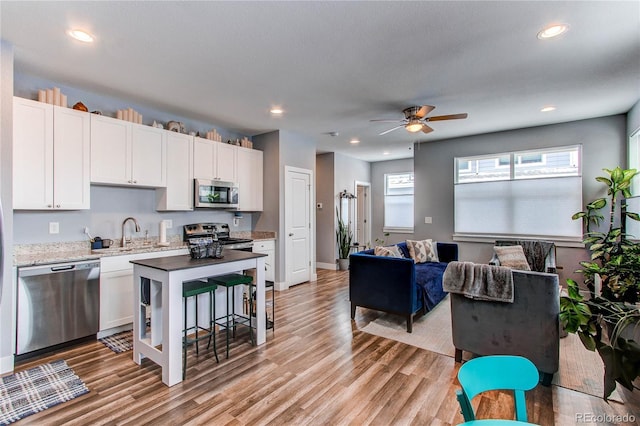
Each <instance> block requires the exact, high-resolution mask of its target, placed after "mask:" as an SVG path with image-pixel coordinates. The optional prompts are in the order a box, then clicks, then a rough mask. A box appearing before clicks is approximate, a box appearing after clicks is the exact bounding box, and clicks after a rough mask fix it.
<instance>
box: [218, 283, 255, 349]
mask: <svg viewBox="0 0 640 426" xmlns="http://www.w3.org/2000/svg"><path fill="white" fill-rule="evenodd" d="M208 282H209V283H211V284H214V285H216V286H222V287H225V288H226V289H227V312H226V315H223V316H221V317H218V318H216V324H218V325H220V326H223V327H225V329H226V331H227V358H229V328H230V327H232V328H233V333H234V337H235V331H236V324H240V325H245V326H248V327H249V335H250V338H251V344H252V345H253V328H254V327H253V326H252V325H251V312H252V311H253V308H252V306H253V302H252V299H253V291H252V287H253V277H251V276H249V275H242V274H227V275H218V276H215V277H210V278H209V279H208ZM239 285H248V286H249V306H251V308H250V309H249V316H248V317H246V316H244V315H240V314H236V306H235V300H236V297H235V296H236V287H237V286H239ZM229 288H231V291H232V302H231V308H229ZM229 312H231V313H229ZM247 322H248V324H247Z"/></svg>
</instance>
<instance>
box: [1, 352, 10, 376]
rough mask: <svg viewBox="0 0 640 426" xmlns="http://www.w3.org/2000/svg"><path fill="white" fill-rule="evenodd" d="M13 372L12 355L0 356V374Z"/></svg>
mask: <svg viewBox="0 0 640 426" xmlns="http://www.w3.org/2000/svg"><path fill="white" fill-rule="evenodd" d="M11 372H13V355H9V356H5V357H2V358H0V374H5V373H11Z"/></svg>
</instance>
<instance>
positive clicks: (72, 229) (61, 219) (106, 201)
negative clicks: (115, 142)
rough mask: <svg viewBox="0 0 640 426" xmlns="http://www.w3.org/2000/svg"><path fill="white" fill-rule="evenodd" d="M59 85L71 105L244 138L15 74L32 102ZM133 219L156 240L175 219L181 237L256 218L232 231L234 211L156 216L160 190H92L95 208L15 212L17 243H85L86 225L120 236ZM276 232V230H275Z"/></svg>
mask: <svg viewBox="0 0 640 426" xmlns="http://www.w3.org/2000/svg"><path fill="white" fill-rule="evenodd" d="M54 86H56V87H59V88H60V89H61V91H62V92H63V93H64V94H66V95H67V96H68V102H69V105H73V104H75V103H76V102H77V101H81V102H82V103H84V104H85V105H86V106H87V107H88V108H89V110H91V111H93V110H100V111H102V113H103V114H104V115H108V116H113V117H115V112H116V110H117V109H122V108H126V107H132V108H134V109H135V110H137V111H138V112H140V113H142V114H143V116H144V120H143V122H144V124H151V123H153V121H154V120H156V121H158V122H161V123H163V124H164V123H165V122H166V121H169V120H178V121H182V122H184V123H185V125H186V128H187V131H199V132H201V133H202V132H206V131H208V130H211V128H212V127H216V128H217V129H218V132H219V133H220V134H221V135H222V136H223V139H228V138H232V139H235V138H236V137H242V136H243V135H239V134H237V133H234V132H231V131H228V130H226V129H223V128H220V127H217V126H215V125H214V124H211V123H205V122H202V121H198V120H192V119H189V118H188V117H182V116H179V115H176V114H174V113H171V112H169V111H161V110H157V109H153V108H149V107H146V106H144V105H139V104H136V103H133V102H130V101H128V100H127V99H124V98H115V97H113V96H110V95H105V94H99V93H92V92H87V91H85V90H82V89H78V88H75V87H70V86H67V85H65V84H62V83H60V82H55V81H51V80H47V79H44V78H41V77H37V76H33V75H27V74H16V76H15V81H14V88H15V95H16V96H20V97H25V98H29V99H37V93H38V89H45V88H51V87H54ZM128 216H134V217H135V218H136V219H137V220H138V221H139V223H140V226H141V228H142V232H141V233H140V234H138V235H136V237H143V236H144V231H145V230H148V231H149V236H151V237H153V236H157V235H158V233H159V222H160V221H161V220H163V219H172V220H173V228H172V229H169V230H168V231H167V234H168V235H174V234H180V235H181V234H182V228H181V226H182V225H185V224H189V223H197V222H205V221H206V222H228V223H229V224H230V225H231V226H232V231H246V230H251V227H252V214H251V213H243V218H242V219H240V220H239V224H238V226H237V227H233V220H232V219H233V213H229V212H225V211H220V210H207V209H205V210H196V211H193V212H162V213H160V212H156V210H155V190H154V189H143V188H125V187H107V186H97V185H92V186H91V210H79V211H66V212H61V211H55V212H49V211H16V212H15V214H14V217H15V224H14V241H15V242H16V243H18V244H28V243H45V242H65V241H81V240H83V239H86V236H85V235H84V233H83V229H84V227H85V226H87V227H89V229H90V231H91V232H92V234H93V235H94V236H96V235H99V236H100V237H103V238H113V239H115V238H120V237H121V234H122V230H121V223H122V221H123V219H125V218H126V217H128ZM49 222H58V223H59V224H60V233H59V234H49ZM272 230H273V229H272Z"/></svg>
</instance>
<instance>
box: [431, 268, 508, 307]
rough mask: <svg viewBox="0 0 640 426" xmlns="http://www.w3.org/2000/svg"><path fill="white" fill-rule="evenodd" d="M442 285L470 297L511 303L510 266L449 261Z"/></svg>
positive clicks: (453, 291)
mask: <svg viewBox="0 0 640 426" xmlns="http://www.w3.org/2000/svg"><path fill="white" fill-rule="evenodd" d="M442 287H443V289H444V291H446V292H449V293H459V294H462V295H464V296H466V297H469V298H472V299H479V300H491V301H496V302H507V303H513V276H512V275H511V268H506V267H504V266H494V265H484V264H475V263H473V262H450V263H449V265H448V266H447V269H446V270H445V271H444V276H443V277H442Z"/></svg>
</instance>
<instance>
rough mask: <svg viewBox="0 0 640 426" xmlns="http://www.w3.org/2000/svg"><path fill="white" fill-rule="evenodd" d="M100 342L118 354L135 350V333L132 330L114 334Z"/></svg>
mask: <svg viewBox="0 0 640 426" xmlns="http://www.w3.org/2000/svg"><path fill="white" fill-rule="evenodd" d="M98 340H100V342H102V343H103V344H104V345H105V346H106V347H108V348H109V349H111V350H112V351H114V352H115V353H117V354H119V353H121V352H126V351H130V350H131V349H133V332H132V331H131V330H128V331H123V332H120V333H117V334H112V335H111V336H107V337H103V338H102V339H98Z"/></svg>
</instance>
